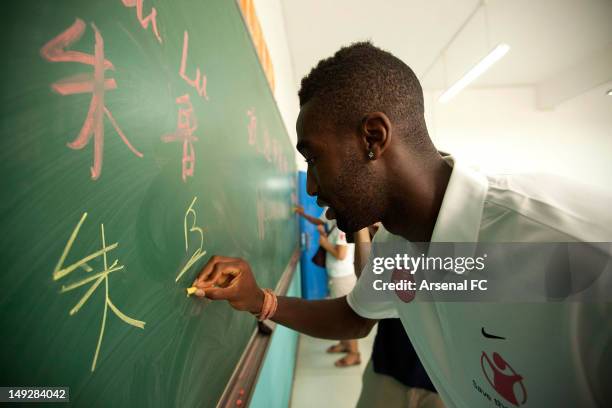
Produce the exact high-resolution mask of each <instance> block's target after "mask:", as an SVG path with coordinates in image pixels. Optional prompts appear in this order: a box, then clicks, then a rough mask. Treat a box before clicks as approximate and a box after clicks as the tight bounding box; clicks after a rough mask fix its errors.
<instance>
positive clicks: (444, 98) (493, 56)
mask: <svg viewBox="0 0 612 408" xmlns="http://www.w3.org/2000/svg"><path fill="white" fill-rule="evenodd" d="M509 50H510V46H509V45H508V44H499V45H498V46H497V47H495V48H494V49H493V51H491V52H490V53H489V54H488V55H487V56H486V57H484V58H483V59H481V60H480V62H478V64H476V65H474V67H473V68H472V69H470V70H469V71H468V72H467V73H466V74H465V75H464V76H463V77H461V79H459V80H458V81H457V82H455V83H454V84H453V86H451V87H450V88H448V89H447V90H446V91H444V93H443V94H442V95H440V99H438V100H439V101H440V102H442V103H446V102H448V101H450V100H451V99H452V98H453V97H454V96H455V95H457V94H458V93H459V92H461V90H462V89H463V88H465V87H466V86H468V85H469V84H471V83H472V82H473V81H474V80H475V79H476V78H478V77H479V76H480V75H482V73H483V72H485V71H486V70H487V69H489V68H491V66H492V65H493V64H495V63H496V62H497V61H499V60H500V59H501V58H502V57H503V56H504V55H506V53H507V52H508V51H509Z"/></svg>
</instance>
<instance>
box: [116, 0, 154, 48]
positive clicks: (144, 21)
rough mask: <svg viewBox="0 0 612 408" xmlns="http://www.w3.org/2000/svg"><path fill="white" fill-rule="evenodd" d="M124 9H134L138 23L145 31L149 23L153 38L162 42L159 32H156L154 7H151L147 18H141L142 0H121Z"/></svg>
mask: <svg viewBox="0 0 612 408" xmlns="http://www.w3.org/2000/svg"><path fill="white" fill-rule="evenodd" d="M121 1H122V2H123V5H124V6H125V7H130V8H131V7H136V17H137V18H138V22H140V25H141V26H142V28H144V29H145V30H146V29H147V28H149V23H151V28H152V30H153V34H155V38H157V41H159V42H160V44H161V42H162V39H161V37H160V36H159V31H157V10H156V9H155V7H151V12H150V13H149V15H148V16H146V17H143V16H142V2H143V0H121Z"/></svg>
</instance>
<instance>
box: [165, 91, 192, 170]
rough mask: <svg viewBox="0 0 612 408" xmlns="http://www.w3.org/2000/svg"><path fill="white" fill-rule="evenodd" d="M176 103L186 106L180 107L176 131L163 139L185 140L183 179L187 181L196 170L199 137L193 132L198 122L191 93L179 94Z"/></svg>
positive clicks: (166, 140)
mask: <svg viewBox="0 0 612 408" xmlns="http://www.w3.org/2000/svg"><path fill="white" fill-rule="evenodd" d="M176 103H178V104H180V105H184V106H185V107H180V108H179V111H178V121H177V125H176V132H174V133H171V134H168V135H164V136H162V140H163V141H164V142H165V143H170V142H183V181H187V176H189V177H193V171H194V170H195V150H194V149H193V142H197V141H198V138H197V137H196V136H194V135H193V132H195V130H196V129H197V128H198V122H197V118H196V117H195V115H193V105H192V104H191V100H190V99H189V95H187V94H185V95H183V96H179V97H178V98H176Z"/></svg>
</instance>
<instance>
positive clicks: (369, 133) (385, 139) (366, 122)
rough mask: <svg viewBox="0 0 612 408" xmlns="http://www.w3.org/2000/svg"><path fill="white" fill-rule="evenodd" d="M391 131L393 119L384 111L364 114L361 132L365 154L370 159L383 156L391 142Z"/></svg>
mask: <svg viewBox="0 0 612 408" xmlns="http://www.w3.org/2000/svg"><path fill="white" fill-rule="evenodd" d="M391 133H392V126H391V121H390V120H389V117H388V116H387V115H385V114H384V113H383V112H371V113H367V114H366V115H364V116H363V118H362V119H361V128H360V134H361V137H362V141H363V145H364V152H365V156H366V157H367V158H368V159H369V160H376V159H378V158H379V157H380V156H382V154H383V153H384V152H385V150H386V149H387V147H389V143H390V142H391Z"/></svg>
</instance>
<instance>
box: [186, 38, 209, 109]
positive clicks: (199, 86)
mask: <svg viewBox="0 0 612 408" xmlns="http://www.w3.org/2000/svg"><path fill="white" fill-rule="evenodd" d="M187 54H189V33H187V31H186V30H185V33H184V34H183V54H182V55H181V67H180V69H179V75H180V76H181V78H183V79H184V80H185V82H187V83H188V84H189V85H190V86H193V87H194V88H195V89H196V91H198V95H200V96H203V97H204V98H205V99H207V100H208V95H206V75H203V74H202V73H201V72H200V67H196V77H195V79H191V78H189V77H188V76H187V74H186V73H185V70H186V69H187Z"/></svg>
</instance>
